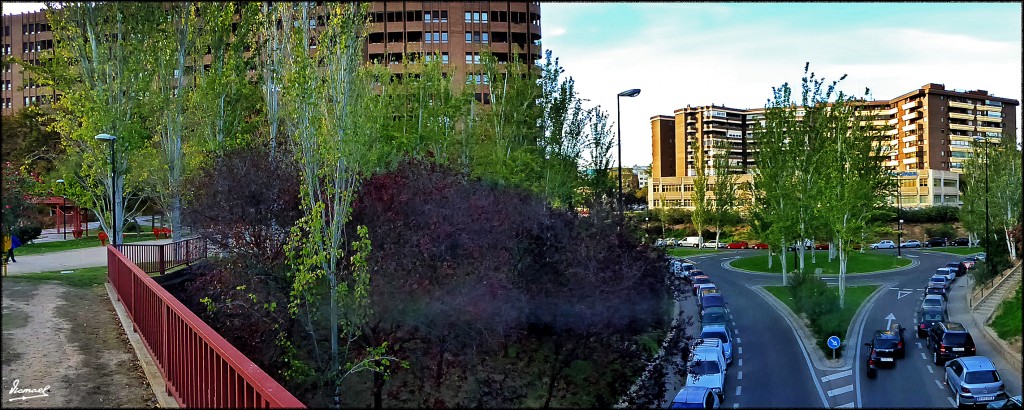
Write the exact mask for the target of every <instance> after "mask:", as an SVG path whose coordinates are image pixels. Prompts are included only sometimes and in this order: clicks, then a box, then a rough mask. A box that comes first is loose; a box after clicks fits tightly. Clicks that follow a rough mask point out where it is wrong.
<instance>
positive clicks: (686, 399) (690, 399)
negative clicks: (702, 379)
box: [669, 386, 722, 409]
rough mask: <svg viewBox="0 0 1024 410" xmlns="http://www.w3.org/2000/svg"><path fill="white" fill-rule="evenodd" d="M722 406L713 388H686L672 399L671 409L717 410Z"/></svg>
mask: <svg viewBox="0 0 1024 410" xmlns="http://www.w3.org/2000/svg"><path fill="white" fill-rule="evenodd" d="M721 406H722V401H721V400H719V399H718V395H717V394H715V392H714V391H712V390H711V388H708V387H704V386H686V387H683V388H682V389H681V390H679V393H676V397H675V398H674V399H672V405H670V406H669V408H670V409H717V408H720V407H721Z"/></svg>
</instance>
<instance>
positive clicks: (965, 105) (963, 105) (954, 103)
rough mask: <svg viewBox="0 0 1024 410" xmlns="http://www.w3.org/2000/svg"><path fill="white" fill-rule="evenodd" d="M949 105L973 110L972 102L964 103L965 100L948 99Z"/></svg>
mask: <svg viewBox="0 0 1024 410" xmlns="http://www.w3.org/2000/svg"><path fill="white" fill-rule="evenodd" d="M949 107H950V108H966V109H968V110H973V109H974V104H971V103H965V102H959V101H950V102H949ZM979 109H982V108H981V107H979Z"/></svg>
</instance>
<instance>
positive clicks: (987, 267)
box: [974, 136, 995, 278]
mask: <svg viewBox="0 0 1024 410" xmlns="http://www.w3.org/2000/svg"><path fill="white" fill-rule="evenodd" d="M978 141H984V142H985V270H987V271H988V275H989V278H994V277H995V275H994V274H992V261H990V260H988V258H989V257H990V256H991V253H992V252H991V250H990V249H989V246H990V245H989V242H992V234H991V233H990V231H989V226H988V225H989V221H988V219H989V217H988V197H989V192H988V190H989V187H988V160H989V156H988V146H989V143H988V137H987V136H986V137H985V138H984V139H980V138H975V139H974V142H978Z"/></svg>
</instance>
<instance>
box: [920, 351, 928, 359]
mask: <svg viewBox="0 0 1024 410" xmlns="http://www.w3.org/2000/svg"><path fill="white" fill-rule="evenodd" d="M921 358H922V359H924V360H928V356H925V355H924V352H921Z"/></svg>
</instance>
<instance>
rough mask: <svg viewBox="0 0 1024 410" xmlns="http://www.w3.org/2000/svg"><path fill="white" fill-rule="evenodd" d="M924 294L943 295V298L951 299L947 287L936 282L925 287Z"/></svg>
mask: <svg viewBox="0 0 1024 410" xmlns="http://www.w3.org/2000/svg"><path fill="white" fill-rule="evenodd" d="M924 294H925V295H942V299H943V300H949V295H947V294H946V287H945V286H942V285H939V284H936V283H928V288H926V289H925V291H924Z"/></svg>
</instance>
